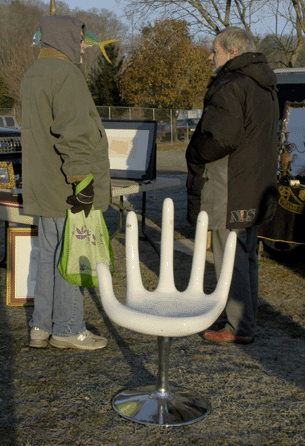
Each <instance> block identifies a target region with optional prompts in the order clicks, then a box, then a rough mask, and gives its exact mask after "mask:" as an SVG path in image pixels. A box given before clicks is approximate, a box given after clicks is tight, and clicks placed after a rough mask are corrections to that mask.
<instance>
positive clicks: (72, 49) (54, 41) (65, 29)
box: [40, 14, 85, 64]
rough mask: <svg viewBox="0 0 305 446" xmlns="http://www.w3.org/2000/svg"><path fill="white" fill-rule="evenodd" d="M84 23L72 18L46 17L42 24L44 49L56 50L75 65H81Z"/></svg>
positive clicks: (42, 44)
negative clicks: (81, 38) (81, 39)
mask: <svg viewBox="0 0 305 446" xmlns="http://www.w3.org/2000/svg"><path fill="white" fill-rule="evenodd" d="M84 28H85V24H84V22H82V21H81V20H79V19H77V18H75V17H70V16H58V15H56V14H54V15H51V16H44V17H43V19H42V21H41V23H40V32H41V46H42V48H55V49H56V50H58V51H60V52H62V53H63V54H65V55H66V56H67V57H68V58H69V59H70V60H71V62H73V63H77V64H79V63H80V59H81V48H80V36H81V30H82V29H83V31H84V32H85V30H84Z"/></svg>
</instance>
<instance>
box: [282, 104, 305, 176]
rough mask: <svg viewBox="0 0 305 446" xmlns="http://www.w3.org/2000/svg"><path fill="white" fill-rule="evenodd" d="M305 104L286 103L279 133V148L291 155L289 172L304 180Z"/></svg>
mask: <svg viewBox="0 0 305 446" xmlns="http://www.w3.org/2000/svg"><path fill="white" fill-rule="evenodd" d="M304 122H305V102H291V101H286V103H285V108H284V113H283V118H282V122H281V125H280V132H279V143H280V147H282V146H283V144H284V143H285V145H286V147H287V149H288V151H289V152H290V153H291V161H290V172H291V175H293V176H295V177H300V178H301V179H302V181H303V180H304V179H305V126H304Z"/></svg>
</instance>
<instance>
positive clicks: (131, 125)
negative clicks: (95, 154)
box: [103, 120, 158, 181]
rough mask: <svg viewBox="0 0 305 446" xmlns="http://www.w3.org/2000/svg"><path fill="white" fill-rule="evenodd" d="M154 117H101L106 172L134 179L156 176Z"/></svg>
mask: <svg viewBox="0 0 305 446" xmlns="http://www.w3.org/2000/svg"><path fill="white" fill-rule="evenodd" d="M157 124H158V122H157V121H136V120H130V121H129V120H111V121H107V120H103V126H104V129H105V132H106V135H107V139H108V144H109V161H110V176H111V178H113V179H127V180H135V181H146V180H154V179H155V178H156V156H157V153H156V137H157Z"/></svg>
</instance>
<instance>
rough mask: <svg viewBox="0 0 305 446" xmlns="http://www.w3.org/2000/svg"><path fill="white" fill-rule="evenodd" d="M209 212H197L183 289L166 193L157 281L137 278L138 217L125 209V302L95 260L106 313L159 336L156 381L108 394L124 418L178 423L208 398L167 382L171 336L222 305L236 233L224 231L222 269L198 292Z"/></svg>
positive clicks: (197, 328) (207, 322) (203, 407)
mask: <svg viewBox="0 0 305 446" xmlns="http://www.w3.org/2000/svg"><path fill="white" fill-rule="evenodd" d="M207 230H208V216H207V214H206V212H203V211H202V212H200V214H199V216H198V219H197V227H196V237H195V248H194V256H193V264H192V270H191V277H190V280H189V284H188V287H187V289H186V290H185V291H183V292H179V291H177V289H176V287H175V283H174V272H173V232H174V205H173V202H172V200H171V199H170V198H166V199H165V200H164V203H163V214H162V234H161V264H160V277H159V283H158V287H157V289H156V290H155V291H153V292H150V291H147V290H146V289H145V288H144V287H143V284H142V279H141V273H140V265H139V252H138V221H137V216H136V214H135V213H134V212H129V213H128V215H127V221H126V269H127V296H126V305H122V304H121V303H120V302H119V301H118V300H117V299H116V297H115V295H114V292H113V286H112V279H111V274H110V272H109V270H108V268H107V267H106V266H105V265H104V264H102V263H98V264H97V273H98V279H99V290H100V295H101V300H102V304H103V307H104V310H105V312H106V313H107V315H108V316H109V318H110V319H111V320H112V321H114V322H116V323H117V324H118V325H121V326H122V327H125V328H129V329H130V330H133V331H136V332H139V333H145V334H150V335H156V336H158V348H159V363H158V376H157V383H156V385H155V386H146V387H136V388H133V389H127V390H123V391H121V392H120V393H118V394H116V395H115V396H114V398H113V400H112V404H113V407H114V409H115V410H116V411H117V412H118V413H119V414H120V415H121V416H123V417H124V418H127V419H129V420H132V421H135V422H137V423H142V424H150V425H161V426H181V425H184V424H191V423H195V422H196V421H199V420H201V419H202V418H203V417H204V416H205V415H207V413H208V411H209V404H208V402H207V401H206V400H205V399H202V398H201V397H200V396H197V395H196V394H195V393H194V392H192V391H189V390H185V389H183V388H169V383H168V358H169V350H170V343H171V337H173V336H175V337H179V336H188V335H192V334H195V333H199V332H201V331H203V330H205V329H207V328H208V327H210V326H211V325H212V324H213V323H214V322H215V320H216V319H217V318H218V317H219V316H220V314H221V313H222V311H223V310H224V308H225V305H226V302H227V297H228V293H229V288H230V284H231V278H232V271H233V265H234V258H235V247H236V234H235V232H231V233H230V234H229V236H228V239H227V243H226V248H225V253H224V259H223V265H222V270H221V274H220V278H219V281H218V284H217V288H216V289H215V291H214V292H213V293H211V294H209V295H206V294H205V293H204V292H203V277H204V269H205V256H206V241H207Z"/></svg>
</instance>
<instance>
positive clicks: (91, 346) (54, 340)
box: [49, 330, 108, 350]
mask: <svg viewBox="0 0 305 446" xmlns="http://www.w3.org/2000/svg"><path fill="white" fill-rule="evenodd" d="M49 342H50V345H52V346H53V347H57V348H78V349H80V350H98V349H100V348H104V347H106V345H107V342H108V341H107V339H106V338H103V337H102V336H97V335H94V334H93V333H91V332H90V331H88V330H85V331H83V332H82V333H80V334H79V335H76V336H68V337H63V336H51V339H50V341H49Z"/></svg>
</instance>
